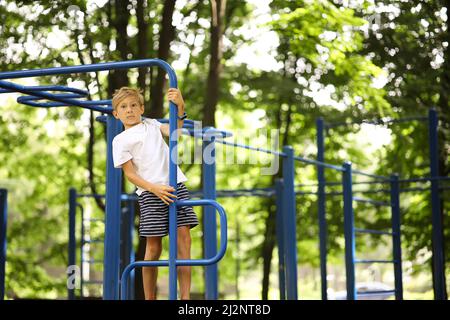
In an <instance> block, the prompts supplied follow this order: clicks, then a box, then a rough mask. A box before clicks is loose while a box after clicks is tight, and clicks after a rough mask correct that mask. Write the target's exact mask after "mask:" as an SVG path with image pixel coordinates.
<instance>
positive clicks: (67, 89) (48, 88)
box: [0, 85, 89, 96]
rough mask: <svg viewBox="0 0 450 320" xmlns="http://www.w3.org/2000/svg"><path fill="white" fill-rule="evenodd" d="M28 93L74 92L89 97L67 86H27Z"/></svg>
mask: <svg viewBox="0 0 450 320" xmlns="http://www.w3.org/2000/svg"><path fill="white" fill-rule="evenodd" d="M27 91H30V92H34V91H61V92H73V93H79V94H82V95H85V96H87V95H88V94H89V92H88V91H86V90H82V89H77V88H71V87H66V86H57V85H50V86H27ZM15 92H16V91H15V90H10V89H0V93H15Z"/></svg>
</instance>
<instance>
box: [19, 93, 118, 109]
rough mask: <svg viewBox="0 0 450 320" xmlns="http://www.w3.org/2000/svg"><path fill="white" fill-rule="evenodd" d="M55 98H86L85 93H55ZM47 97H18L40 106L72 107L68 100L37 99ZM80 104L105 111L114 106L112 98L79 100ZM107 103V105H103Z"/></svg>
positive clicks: (29, 104)
mask: <svg viewBox="0 0 450 320" xmlns="http://www.w3.org/2000/svg"><path fill="white" fill-rule="evenodd" d="M54 98H58V99H59V98H63V99H67V98H84V95H80V94H55V95H54ZM42 99H47V98H41V97H35V96H22V97H19V98H17V102H19V103H22V104H25V105H28V106H31V107H38V108H56V107H70V106H71V105H72V104H70V103H66V102H37V101H36V100H42ZM78 102H79V106H82V107H83V108H85V109H89V110H94V111H100V112H104V113H111V112H112V111H113V108H112V107H111V100H78ZM102 105H105V106H106V107H101V106H102Z"/></svg>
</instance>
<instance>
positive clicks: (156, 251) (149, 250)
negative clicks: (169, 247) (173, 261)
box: [145, 241, 162, 260]
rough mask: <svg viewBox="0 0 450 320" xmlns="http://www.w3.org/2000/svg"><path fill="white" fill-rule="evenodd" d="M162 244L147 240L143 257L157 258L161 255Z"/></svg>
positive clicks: (147, 258)
mask: <svg viewBox="0 0 450 320" xmlns="http://www.w3.org/2000/svg"><path fill="white" fill-rule="evenodd" d="M161 251H162V244H161V243H160V242H157V241H154V242H151V241H147V246H146V248H145V259H146V260H158V259H159V257H160V256H161Z"/></svg>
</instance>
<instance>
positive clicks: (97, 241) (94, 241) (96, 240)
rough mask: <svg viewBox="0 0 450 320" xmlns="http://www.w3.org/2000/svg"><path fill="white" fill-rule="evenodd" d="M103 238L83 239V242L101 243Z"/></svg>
mask: <svg viewBox="0 0 450 320" xmlns="http://www.w3.org/2000/svg"><path fill="white" fill-rule="evenodd" d="M103 242H104V240H103V239H94V240H83V243H103Z"/></svg>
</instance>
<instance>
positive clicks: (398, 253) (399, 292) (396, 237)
mask: <svg viewBox="0 0 450 320" xmlns="http://www.w3.org/2000/svg"><path fill="white" fill-rule="evenodd" d="M391 215H392V218H391V219H392V233H393V235H392V249H393V258H394V260H395V261H396V263H395V264H394V277H395V289H396V291H395V299H396V300H403V277H402V245H401V234H400V226H401V217H400V185H399V183H398V175H391Z"/></svg>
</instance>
